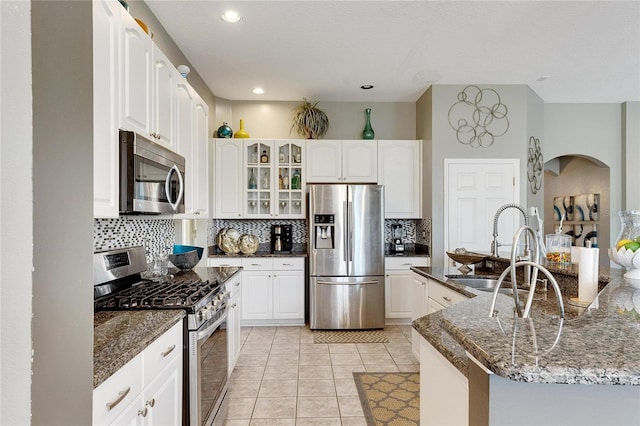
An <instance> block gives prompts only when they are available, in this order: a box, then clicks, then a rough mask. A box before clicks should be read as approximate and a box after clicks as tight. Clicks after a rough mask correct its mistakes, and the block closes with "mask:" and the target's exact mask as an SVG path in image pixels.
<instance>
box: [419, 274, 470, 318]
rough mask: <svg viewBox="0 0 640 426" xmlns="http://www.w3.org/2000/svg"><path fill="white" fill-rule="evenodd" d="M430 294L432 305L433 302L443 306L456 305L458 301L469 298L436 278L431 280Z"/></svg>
mask: <svg viewBox="0 0 640 426" xmlns="http://www.w3.org/2000/svg"><path fill="white" fill-rule="evenodd" d="M428 295H429V306H431V304H432V302H433V303H436V304H437V305H440V306H442V307H443V308H448V307H449V306H451V305H455V304H456V303H460V302H462V301H464V300H467V299H468V297H466V296H464V295H463V294H460V293H458V292H457V291H454V290H451V289H450V288H448V287H446V286H444V285H442V284H440V283H439V282H437V281H434V280H429V290H428ZM434 306H435V305H434ZM436 307H437V306H436ZM429 313H431V312H429Z"/></svg>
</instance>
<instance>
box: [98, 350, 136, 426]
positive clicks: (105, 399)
mask: <svg viewBox="0 0 640 426" xmlns="http://www.w3.org/2000/svg"><path fill="white" fill-rule="evenodd" d="M140 392H142V354H138V355H137V356H136V357H135V358H133V359H132V360H131V361H129V362H128V363H126V364H125V365H124V366H123V367H122V368H121V369H120V370H118V371H116V372H115V373H114V374H113V375H112V376H111V377H109V378H108V379H107V380H105V381H104V382H102V383H101V384H100V386H98V387H97V388H95V389H94V390H93V424H94V425H106V424H110V423H112V422H113V421H114V420H115V418H116V417H117V416H118V415H120V413H122V412H123V411H124V409H125V408H127V406H129V404H131V402H132V401H133V400H134V399H136V397H137V396H138V394H140Z"/></svg>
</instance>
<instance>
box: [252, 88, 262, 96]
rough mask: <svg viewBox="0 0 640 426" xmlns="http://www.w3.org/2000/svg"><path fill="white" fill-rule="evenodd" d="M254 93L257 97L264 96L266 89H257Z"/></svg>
mask: <svg viewBox="0 0 640 426" xmlns="http://www.w3.org/2000/svg"><path fill="white" fill-rule="evenodd" d="M253 93H254V94H256V95H264V89H263V88H262V87H256V88H255V89H253Z"/></svg>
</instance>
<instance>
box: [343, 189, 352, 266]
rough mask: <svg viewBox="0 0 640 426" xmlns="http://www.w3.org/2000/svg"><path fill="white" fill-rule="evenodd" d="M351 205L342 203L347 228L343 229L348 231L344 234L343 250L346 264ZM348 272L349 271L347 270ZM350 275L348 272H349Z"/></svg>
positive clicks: (344, 222)
mask: <svg viewBox="0 0 640 426" xmlns="http://www.w3.org/2000/svg"><path fill="white" fill-rule="evenodd" d="M348 209H349V203H347V202H346V201H343V202H342V211H343V213H342V214H343V218H342V223H343V224H345V225H346V226H344V227H343V229H346V231H347V232H345V233H344V250H343V255H342V256H343V257H342V260H344V261H345V262H348V261H349V256H350V254H349V232H350V228H349V220H348V217H349V210H348ZM347 271H348V269H347ZM347 273H348V272H347Z"/></svg>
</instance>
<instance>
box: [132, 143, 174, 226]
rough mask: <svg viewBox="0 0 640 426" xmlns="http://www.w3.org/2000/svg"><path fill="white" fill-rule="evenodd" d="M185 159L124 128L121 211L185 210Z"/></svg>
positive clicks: (138, 212)
mask: <svg viewBox="0 0 640 426" xmlns="http://www.w3.org/2000/svg"><path fill="white" fill-rule="evenodd" d="M184 179H185V159H184V157H183V156H181V155H179V154H176V153H175V152H173V151H171V150H169V149H167V148H165V147H163V146H162V145H159V144H157V143H155V142H153V141H152V140H150V139H147V138H145V137H144V136H142V135H140V134H138V133H134V132H129V131H126V130H120V213H121V214H140V213H147V214H161V213H184V188H185V182H184Z"/></svg>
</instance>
